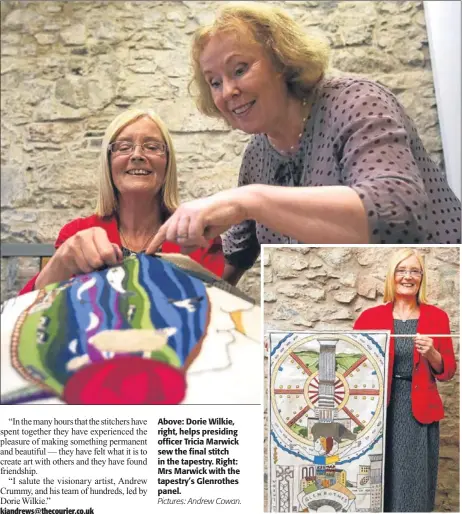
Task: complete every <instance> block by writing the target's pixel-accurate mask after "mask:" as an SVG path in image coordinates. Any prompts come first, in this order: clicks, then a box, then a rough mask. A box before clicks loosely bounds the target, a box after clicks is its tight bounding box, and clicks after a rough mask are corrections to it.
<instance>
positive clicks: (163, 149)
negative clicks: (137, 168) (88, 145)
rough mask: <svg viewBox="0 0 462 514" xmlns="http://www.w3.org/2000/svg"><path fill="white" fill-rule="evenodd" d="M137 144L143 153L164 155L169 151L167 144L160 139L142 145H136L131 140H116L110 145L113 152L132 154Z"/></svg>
mask: <svg viewBox="0 0 462 514" xmlns="http://www.w3.org/2000/svg"><path fill="white" fill-rule="evenodd" d="M137 146H141V149H142V150H143V153H145V154H150V155H164V154H165V153H167V145H165V144H164V143H161V142H160V141H146V142H145V143H143V144H141V145H135V144H134V143H132V142H131V141H114V142H113V143H111V144H110V145H108V150H109V151H110V152H111V153H117V154H124V155H125V154H130V153H132V152H134V151H135V148H136V147H137Z"/></svg>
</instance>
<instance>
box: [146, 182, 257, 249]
mask: <svg viewBox="0 0 462 514" xmlns="http://www.w3.org/2000/svg"><path fill="white" fill-rule="evenodd" d="M246 196H247V195H246V190H245V188H235V189H230V190H228V191H222V192H220V193H217V194H214V195H212V196H209V197H208V198H200V199H198V200H192V201H190V202H186V203H184V204H182V205H180V206H179V207H178V209H177V210H176V211H175V212H174V214H173V215H172V216H171V217H170V218H169V219H168V220H167V221H166V222H165V223H164V224H163V225H162V227H160V229H159V231H158V232H157V234H156V235H155V236H154V238H153V240H152V241H151V243H150V244H149V246H148V247H147V249H146V253H147V254H153V253H155V252H156V251H157V249H158V248H159V247H160V246H161V244H162V243H163V242H164V241H172V242H174V243H177V244H178V245H180V246H181V249H182V252H183V253H190V252H192V251H193V250H195V249H196V248H198V247H206V246H208V240H209V239H213V238H214V237H216V236H217V235H219V234H222V233H223V232H225V231H226V230H227V229H228V228H229V227H231V226H232V225H236V224H238V223H241V222H242V221H244V220H245V219H246V214H247V211H246V208H245V199H246Z"/></svg>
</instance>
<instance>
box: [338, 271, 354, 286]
mask: <svg viewBox="0 0 462 514" xmlns="http://www.w3.org/2000/svg"><path fill="white" fill-rule="evenodd" d="M339 282H340V284H342V286H347V287H355V286H356V273H351V272H350V273H348V272H347V273H342V274H341V275H340V278H339Z"/></svg>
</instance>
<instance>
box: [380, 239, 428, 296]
mask: <svg viewBox="0 0 462 514" xmlns="http://www.w3.org/2000/svg"><path fill="white" fill-rule="evenodd" d="M412 256H415V257H417V260H418V261H419V264H420V268H421V270H422V273H423V274H422V280H421V281H420V287H419V291H418V293H417V301H418V303H426V302H427V269H426V266H425V259H424V257H423V255H421V254H420V253H419V252H417V251H416V250H413V249H412V248H403V249H402V250H397V251H396V252H394V253H393V254H392V256H391V257H390V260H389V261H388V271H387V278H386V279H385V291H384V295H383V301H384V302H393V301H394V299H395V292H396V291H395V271H396V268H397V267H398V265H399V263H400V262H402V261H404V260H405V259H408V258H409V257H412Z"/></svg>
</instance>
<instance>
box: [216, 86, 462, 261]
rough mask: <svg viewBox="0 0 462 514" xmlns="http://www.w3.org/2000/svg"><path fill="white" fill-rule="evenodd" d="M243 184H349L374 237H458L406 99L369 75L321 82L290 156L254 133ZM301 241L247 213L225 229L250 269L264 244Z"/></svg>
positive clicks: (233, 250)
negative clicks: (297, 145)
mask: <svg viewBox="0 0 462 514" xmlns="http://www.w3.org/2000/svg"><path fill="white" fill-rule="evenodd" d="M246 184H269V185H280V186H289V187H297V186H305V187H306V186H310V187H315V186H333V185H345V186H349V187H351V188H353V189H354V190H355V191H356V192H357V193H358V195H359V197H360V198H361V200H362V201H363V204H364V207H365V210H366V213H367V216H368V222H369V241H370V242H371V243H373V244H380V243H389V244H410V243H421V244H425V243H438V244H447V243H460V229H461V222H460V201H459V200H458V199H457V197H456V196H455V195H454V193H453V192H452V190H451V189H450V188H449V186H448V183H447V181H446V177H445V175H444V174H443V173H442V172H441V170H439V169H438V167H437V166H436V165H435V164H434V163H433V162H432V160H431V159H430V157H429V156H428V154H427V152H426V151H425V149H424V147H423V144H422V141H421V140H420V138H419V136H418V134H417V131H416V128H415V126H414V123H413V122H412V120H411V119H410V118H409V117H408V116H407V115H406V113H405V111H404V108H403V106H402V105H401V104H400V103H399V102H398V101H397V99H396V98H395V97H394V95H393V94H392V93H391V92H390V91H388V90H387V89H386V88H385V87H383V86H381V85H380V84H377V83H375V82H372V81H370V80H366V79H358V78H350V77H341V78H330V79H324V80H323V81H321V82H320V83H319V84H318V86H317V87H316V91H315V96H314V103H313V106H312V109H311V113H310V116H309V117H308V118H307V120H306V123H305V128H304V132H303V135H302V139H301V144H300V148H299V150H298V151H297V153H296V154H294V155H292V156H283V155H281V154H280V153H279V152H277V151H276V150H275V149H274V148H273V147H272V146H271V145H270V143H269V141H268V139H267V137H266V136H265V135H264V134H258V135H256V136H253V137H252V139H251V141H250V143H249V145H248V146H247V148H246V150H245V153H244V158H243V161H242V165H241V170H240V174H239V185H240V186H242V185H246ZM300 242H301V241H297V240H295V239H292V238H289V237H287V236H285V235H284V234H278V233H276V232H274V231H272V230H271V229H269V228H267V227H265V226H263V225H261V224H259V223H256V222H255V221H250V220H249V221H244V222H243V223H241V224H239V225H235V226H233V227H231V229H230V230H229V231H228V232H227V233H226V235H225V237H224V251H225V255H226V258H227V260H228V262H230V263H231V264H233V265H235V266H237V267H239V268H242V269H246V268H248V267H250V266H252V265H253V263H254V262H255V260H256V258H257V257H258V254H259V252H260V244H263V243H269V244H277V243H285V244H287V243H300ZM313 242H314V241H313Z"/></svg>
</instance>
